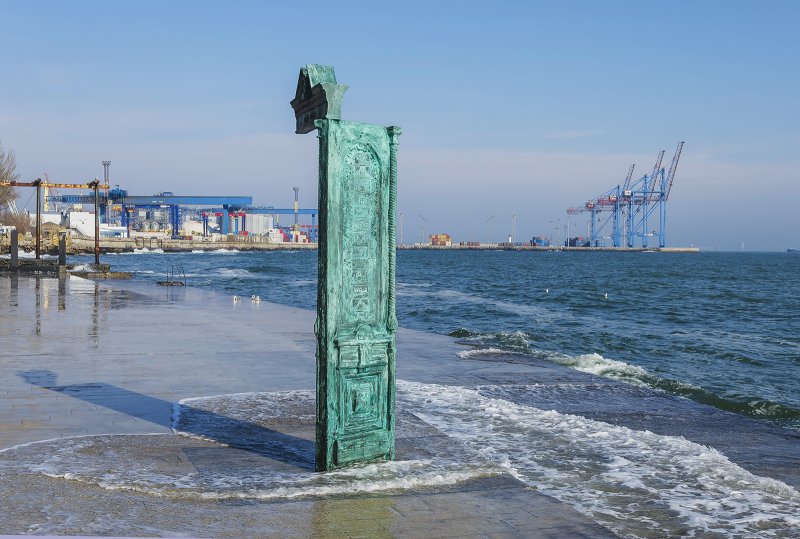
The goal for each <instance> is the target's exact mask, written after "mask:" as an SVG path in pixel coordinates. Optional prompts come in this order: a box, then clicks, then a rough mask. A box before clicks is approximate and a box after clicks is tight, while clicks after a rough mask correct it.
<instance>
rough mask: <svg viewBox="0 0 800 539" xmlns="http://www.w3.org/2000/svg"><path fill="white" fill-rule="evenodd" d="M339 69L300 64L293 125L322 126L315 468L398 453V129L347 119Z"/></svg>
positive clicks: (305, 128) (302, 128)
mask: <svg viewBox="0 0 800 539" xmlns="http://www.w3.org/2000/svg"><path fill="white" fill-rule="evenodd" d="M346 89H347V87H346V86H343V85H339V84H337V82H336V75H335V73H334V69H333V67H329V66H319V65H314V64H310V65H307V66H305V67H304V68H302V69H301V70H300V78H299V80H298V84H297V92H296V95H295V99H294V100H293V101H292V102H291V105H292V107H293V108H294V110H295V116H296V118H297V133H308V132H310V131H311V130H313V129H314V128H316V129H317V130H318V137H319V141H320V146H319V212H320V213H319V268H318V274H319V280H318V285H317V286H318V288H317V320H316V323H315V333H316V335H317V411H316V417H317V420H316V469H317V470H318V471H324V470H330V469H334V468H338V467H341V466H345V465H348V464H353V463H356V462H367V461H372V460H385V459H392V458H394V439H395V415H394V404H395V378H396V376H395V353H396V348H395V333H396V331H397V318H396V315H395V252H396V246H395V211H396V208H395V206H396V199H397V156H396V151H397V139H398V137H399V136H400V128H398V127H381V126H377V125H370V124H364V123H355V122H348V121H344V120H341V115H340V107H341V99H342V96H343V95H344V91H345V90H346Z"/></svg>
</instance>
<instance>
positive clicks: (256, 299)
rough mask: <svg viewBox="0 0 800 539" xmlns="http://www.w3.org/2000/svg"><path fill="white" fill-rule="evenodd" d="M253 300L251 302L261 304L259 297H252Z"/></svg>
mask: <svg viewBox="0 0 800 539" xmlns="http://www.w3.org/2000/svg"><path fill="white" fill-rule="evenodd" d="M253 298H254V299H253V301H255V302H256V303H261V296H254V297H253Z"/></svg>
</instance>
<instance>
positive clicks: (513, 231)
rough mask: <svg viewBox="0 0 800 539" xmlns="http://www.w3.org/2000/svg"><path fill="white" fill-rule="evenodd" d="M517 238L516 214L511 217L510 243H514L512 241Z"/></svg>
mask: <svg viewBox="0 0 800 539" xmlns="http://www.w3.org/2000/svg"><path fill="white" fill-rule="evenodd" d="M516 237H517V214H516V213H515V214H514V215H512V216H511V243H514V240H515V239H516Z"/></svg>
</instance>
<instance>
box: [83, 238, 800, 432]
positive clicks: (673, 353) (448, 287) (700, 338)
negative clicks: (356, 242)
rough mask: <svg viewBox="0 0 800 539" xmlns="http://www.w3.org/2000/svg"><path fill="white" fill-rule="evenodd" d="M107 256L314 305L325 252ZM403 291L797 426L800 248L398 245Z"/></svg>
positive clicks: (490, 331) (476, 325)
mask: <svg viewBox="0 0 800 539" xmlns="http://www.w3.org/2000/svg"><path fill="white" fill-rule="evenodd" d="M76 258H78V259H79V260H83V259H84V258H86V259H87V260H88V259H89V257H76ZM104 261H106V262H108V263H111V264H112V265H113V268H114V269H115V270H120V271H132V272H133V273H134V274H135V275H136V278H137V279H144V280H150V281H159V280H163V279H164V277H165V276H167V275H169V273H170V271H171V270H172V268H173V266H174V267H176V268H180V269H181V270H182V273H185V275H186V278H187V284H188V285H189V286H198V287H208V288H211V289H214V290H218V291H221V292H224V293H228V294H231V295H233V294H237V295H239V296H244V297H249V296H251V295H258V296H260V297H261V298H262V299H264V300H266V301H272V302H276V303H281V304H286V305H292V306H297V307H305V308H309V309H313V308H314V307H315V302H316V272H317V253H316V251H310V250H297V251H285V250H282V251H268V252H237V251H235V250H219V251H210V252H205V253H198V252H193V253H174V254H173V253H166V254H165V253H163V252H160V251H142V252H138V253H136V254H131V255H111V256H106V257H104ZM397 296H398V297H397V314H398V319H399V322H400V325H401V326H404V327H408V328H412V329H418V330H422V331H428V332H434V333H441V334H449V335H452V336H454V337H458V338H460V339H461V340H463V341H466V342H469V343H472V344H475V345H477V346H481V347H483V348H486V349H489V350H488V352H489V353H490V354H491V352H493V351H494V352H496V353H497V354H498V356H499V355H500V353H507V352H515V353H518V354H520V356H521V357H522V358H524V357H531V358H540V359H545V360H547V361H551V362H553V363H557V364H560V365H565V366H567V367H571V368H574V369H578V370H581V371H585V372H591V373H594V374H598V375H601V376H607V377H611V378H616V379H618V380H622V381H624V382H628V383H631V384H636V385H643V386H649V387H652V388H656V389H659V390H663V391H666V392H669V393H672V394H676V395H679V396H684V397H687V398H690V399H693V400H695V401H698V402H701V403H705V404H709V405H711V406H715V407H718V408H721V409H725V410H729V411H733V412H737V413H740V414H744V415H748V416H751V417H755V418H758V419H763V420H767V421H771V422H774V423H777V424H780V425H782V426H785V427H789V428H794V429H800V256H797V255H796V254H793V253H699V254H698V253H639V252H636V253H613V252H612V253H606V252H602V253H595V252H524V251H520V252H515V251H424V250H401V251H399V252H398V257H397ZM465 353H466V354H470V352H465ZM484 353H485V352H484Z"/></svg>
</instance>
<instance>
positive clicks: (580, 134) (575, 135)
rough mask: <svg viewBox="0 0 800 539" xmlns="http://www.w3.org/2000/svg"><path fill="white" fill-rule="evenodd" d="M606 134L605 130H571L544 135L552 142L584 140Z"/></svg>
mask: <svg viewBox="0 0 800 539" xmlns="http://www.w3.org/2000/svg"><path fill="white" fill-rule="evenodd" d="M604 134H606V130H605V129H571V130H565V131H555V132H552V133H547V134H545V135H544V137H542V138H545V139H552V140H576V139H582V138H589V137H596V136H598V135H604Z"/></svg>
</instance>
